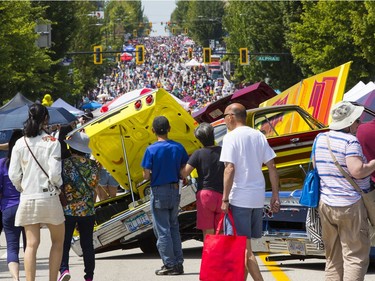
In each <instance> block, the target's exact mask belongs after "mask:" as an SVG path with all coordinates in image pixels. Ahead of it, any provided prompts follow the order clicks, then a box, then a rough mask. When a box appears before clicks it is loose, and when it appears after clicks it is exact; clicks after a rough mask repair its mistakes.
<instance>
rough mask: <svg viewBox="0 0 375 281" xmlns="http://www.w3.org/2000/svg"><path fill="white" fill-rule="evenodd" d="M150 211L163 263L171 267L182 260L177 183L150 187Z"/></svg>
mask: <svg viewBox="0 0 375 281" xmlns="http://www.w3.org/2000/svg"><path fill="white" fill-rule="evenodd" d="M151 190H152V192H151V202H150V203H151V212H152V216H153V220H154V224H153V227H154V232H155V236H156V238H157V243H156V246H157V248H158V251H159V254H160V257H161V259H162V260H163V264H164V265H165V266H167V267H173V266H175V265H177V264H182V263H183V262H184V259H183V255H182V244H181V236H180V227H179V223H178V211H179V204H180V197H181V196H180V194H179V191H178V184H165V185H160V186H154V187H152V188H151Z"/></svg>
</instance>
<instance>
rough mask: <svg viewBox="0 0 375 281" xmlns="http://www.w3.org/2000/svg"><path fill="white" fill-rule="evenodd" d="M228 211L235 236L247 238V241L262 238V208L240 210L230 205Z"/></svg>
mask: <svg viewBox="0 0 375 281" xmlns="http://www.w3.org/2000/svg"><path fill="white" fill-rule="evenodd" d="M230 209H231V210H232V214H233V220H234V225H235V226H236V230H237V235H240V236H247V238H248V239H251V238H261V237H262V227H263V208H255V209H253V208H242V207H236V206H232V205H231V206H230ZM229 232H230V231H229Z"/></svg>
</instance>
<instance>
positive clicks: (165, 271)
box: [155, 265, 174, 275]
mask: <svg viewBox="0 0 375 281" xmlns="http://www.w3.org/2000/svg"><path fill="white" fill-rule="evenodd" d="M173 269H174V267H168V266H166V265H163V266H162V267H161V268H160V269H157V270H155V274H156V275H169V273H170V272H172V271H173Z"/></svg>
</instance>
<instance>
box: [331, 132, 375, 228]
mask: <svg viewBox="0 0 375 281" xmlns="http://www.w3.org/2000/svg"><path fill="white" fill-rule="evenodd" d="M327 140H328V149H329V152H330V153H331V156H332V158H333V162H334V163H335V165H336V167H337V168H338V169H339V171H340V172H341V174H343V176H344V177H345V178H346V179H347V181H348V182H349V183H350V184H351V185H352V186H353V187H354V188H355V189H356V190H357V191H358V192H359V194H361V196H362V199H363V203H364V204H365V207H366V210H367V216H368V219H369V221H370V224H371V225H372V226H375V190H372V191H370V192H367V193H365V192H364V191H363V190H362V189H361V188H360V187H359V186H358V184H357V183H356V182H355V181H354V180H353V179H352V177H351V176H350V175H349V174H348V173H347V172H345V170H344V169H343V168H342V167H341V165H340V164H339V162H337V159H336V157H335V155H334V154H333V153H332V150H331V144H330V141H329V137H327Z"/></svg>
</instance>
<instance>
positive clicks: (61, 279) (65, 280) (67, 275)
mask: <svg viewBox="0 0 375 281" xmlns="http://www.w3.org/2000/svg"><path fill="white" fill-rule="evenodd" d="M69 280H70V273H69V270H64V272H63V273H61V275H60V277H59V279H57V281H69Z"/></svg>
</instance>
